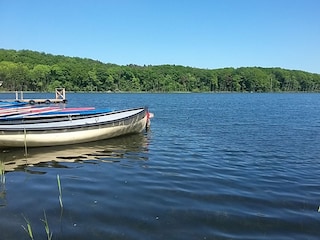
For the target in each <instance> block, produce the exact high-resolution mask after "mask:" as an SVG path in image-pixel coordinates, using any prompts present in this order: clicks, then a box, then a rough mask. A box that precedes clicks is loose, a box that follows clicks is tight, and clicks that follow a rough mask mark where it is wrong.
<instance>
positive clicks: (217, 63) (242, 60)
mask: <svg viewBox="0 0 320 240" xmlns="http://www.w3.org/2000/svg"><path fill="white" fill-rule="evenodd" d="M0 48H4V49H15V50H20V49H29V50H34V51H40V52H45V53H51V54H55V55H65V56H74V57H81V58H91V59H95V60H99V61H102V62H104V63H115V64H119V65H127V64H137V65H161V64H176V65H183V66H191V67H197V68H205V69H217V68H224V67H235V68H238V67H251V66H259V67H281V68H286V69H296V70H303V71H308V72H313V73H320V1H319V0H91V1H88V0H55V1H53V0H51V1H50V0H0Z"/></svg>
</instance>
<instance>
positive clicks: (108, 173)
mask: <svg viewBox="0 0 320 240" xmlns="http://www.w3.org/2000/svg"><path fill="white" fill-rule="evenodd" d="M1 97H3V98H8V96H6V94H4V95H3V96H1ZM27 97H29V95H27V94H25V98H27ZM67 97H68V99H69V103H68V106H70V107H72V106H96V107H111V108H126V107H138V106H145V105H148V106H149V108H150V111H151V112H153V113H154V114H155V117H154V119H153V120H152V125H151V131H149V132H148V133H142V134H137V135H131V136H126V137H120V138H116V139H110V140H105V141H99V142H95V143H88V144H80V145H74V146H62V147H47V148H34V149H28V157H27V159H26V158H25V157H23V154H24V150H23V149H14V150H9V151H1V155H0V160H1V161H3V162H4V166H5V168H6V170H7V172H6V174H5V180H6V181H5V183H2V184H1V185H0V239H28V234H27V233H26V232H25V231H24V230H23V228H22V227H21V225H24V226H26V221H25V219H24V217H25V218H27V219H28V221H29V222H30V223H31V226H32V229H33V234H34V237H35V239H46V234H45V230H44V224H43V222H42V221H41V220H40V219H44V211H45V213H46V216H47V219H48V223H49V227H50V230H51V231H52V232H53V239H319V238H320V213H319V212H318V208H319V205H320V181H319V178H320V145H319V143H320V94H298V93H297V94H98V93H97V94H72V93H67ZM57 175H59V177H60V180H61V186H62V201H63V209H61V207H60V204H59V199H58V197H59V190H58V184H57Z"/></svg>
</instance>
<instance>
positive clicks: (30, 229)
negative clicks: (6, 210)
mask: <svg viewBox="0 0 320 240" xmlns="http://www.w3.org/2000/svg"><path fill="white" fill-rule="evenodd" d="M22 216H23V218H24V220H25V221H26V224H27V227H25V226H23V225H21V226H22V228H23V229H24V230H25V231H26V233H27V234H28V235H29V237H30V239H31V240H34V238H33V232H32V227H31V223H30V221H29V220H28V219H27V218H26V217H25V216H24V215H22Z"/></svg>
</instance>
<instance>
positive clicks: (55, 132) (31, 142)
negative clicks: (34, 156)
mask: <svg viewBox="0 0 320 240" xmlns="http://www.w3.org/2000/svg"><path fill="white" fill-rule="evenodd" d="M147 113H148V112H147V109H145V108H141V109H133V110H125V111H121V112H115V113H110V114H105V115H103V116H100V117H95V118H94V119H89V118H88V119H81V120H72V119H70V120H68V121H63V122H61V121H58V122H49V123H47V124H45V123H43V124H32V123H30V124H19V125H12V124H10V125H1V126H0V147H25V146H26V147H42V146H57V145H67V144H76V143H85V142H91V141H97V140H102V139H108V138H113V137H117V136H122V135H126V134H133V133H140V132H142V131H143V130H144V129H145V128H146V126H147V124H148V121H149V119H148V114H147Z"/></svg>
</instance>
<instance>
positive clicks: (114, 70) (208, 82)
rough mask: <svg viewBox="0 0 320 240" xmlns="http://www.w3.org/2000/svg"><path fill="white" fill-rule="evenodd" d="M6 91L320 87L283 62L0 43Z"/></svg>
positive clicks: (314, 77) (0, 74)
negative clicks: (133, 55)
mask: <svg viewBox="0 0 320 240" xmlns="http://www.w3.org/2000/svg"><path fill="white" fill-rule="evenodd" d="M1 81H2V86H1V87H0V90H2V91H16V90H18V91H20V90H23V91H40V92H51V91H54V89H55V88H57V87H64V88H66V90H67V91H99V92H100V91H105V92H106V91H112V92H117V91H131V92H141V91H146V92H174V91H175V92H213V91H216V92H222V91H229V92H232V91H234V92H281V91H283V92H286V91H304V92H318V91H320V74H314V73H308V72H304V71H298V70H286V69H281V68H261V67H241V68H223V69H199V68H191V67H184V66H177V65H160V66H137V65H127V66H119V65H116V64H110V63H102V62H99V61H96V60H92V59H84V58H78V57H66V56H60V55H52V54H46V53H40V52H35V51H30V50H20V51H16V50H6V49H0V82H1Z"/></svg>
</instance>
